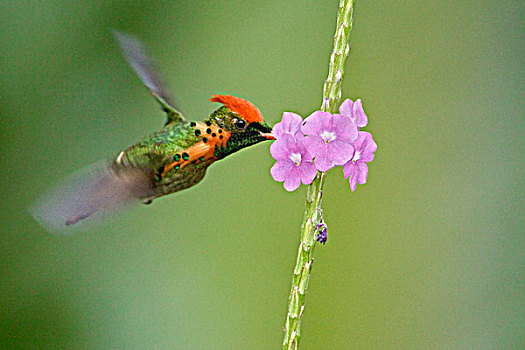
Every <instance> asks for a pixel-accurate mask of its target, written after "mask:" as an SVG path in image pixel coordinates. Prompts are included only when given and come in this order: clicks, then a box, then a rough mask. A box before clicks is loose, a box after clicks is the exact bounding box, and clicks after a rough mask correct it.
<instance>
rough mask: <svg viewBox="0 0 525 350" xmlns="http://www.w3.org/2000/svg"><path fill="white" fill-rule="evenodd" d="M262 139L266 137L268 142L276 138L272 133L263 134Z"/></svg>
mask: <svg viewBox="0 0 525 350" xmlns="http://www.w3.org/2000/svg"><path fill="white" fill-rule="evenodd" d="M261 137H264V138H265V139H266V140H275V136H273V134H272V133H271V132H269V133H266V134H263V133H261Z"/></svg>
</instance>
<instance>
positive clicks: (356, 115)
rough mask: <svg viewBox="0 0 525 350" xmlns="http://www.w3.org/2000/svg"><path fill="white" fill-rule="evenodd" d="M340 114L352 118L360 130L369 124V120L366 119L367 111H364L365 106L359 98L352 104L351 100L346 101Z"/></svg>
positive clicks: (340, 107) (340, 108)
mask: <svg viewBox="0 0 525 350" xmlns="http://www.w3.org/2000/svg"><path fill="white" fill-rule="evenodd" d="M339 112H340V113H341V114H342V115H344V116H346V117H348V118H350V120H351V121H352V123H354V124H355V125H356V126H357V127H358V128H362V127H364V126H366V124H367V123H368V118H367V117H366V114H365V111H364V110H363V104H362V103H361V99H359V98H358V99H357V100H355V102H352V100H351V99H349V98H348V99H346V100H344V102H343V103H342V104H341V106H339Z"/></svg>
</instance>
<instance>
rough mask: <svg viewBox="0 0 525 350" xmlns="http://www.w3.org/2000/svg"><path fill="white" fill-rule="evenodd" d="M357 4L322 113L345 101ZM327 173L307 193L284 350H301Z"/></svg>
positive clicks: (344, 13)
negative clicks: (343, 94) (346, 67)
mask: <svg viewBox="0 0 525 350" xmlns="http://www.w3.org/2000/svg"><path fill="white" fill-rule="evenodd" d="M353 10H354V0H340V1H339V11H338V14H337V25H336V30H335V35H334V48H333V51H332V54H331V55H330V64H329V66H328V78H327V79H326V81H325V83H324V88H323V103H322V105H321V109H322V110H323V111H325V112H330V113H333V112H334V111H335V109H336V107H337V106H338V105H339V100H340V98H341V83H342V81H343V75H344V64H345V62H346V59H347V57H348V53H349V51H350V45H349V44H348V37H349V34H350V31H351V30H352V16H353ZM324 179H325V173H318V174H317V177H316V178H315V179H314V181H313V182H312V184H311V185H309V186H308V190H307V193H306V209H305V212H304V219H303V224H302V225H301V237H300V238H301V241H300V242H299V249H298V252H297V260H296V263H295V268H294V270H293V278H292V288H291V290H290V294H289V296H288V314H287V315H286V323H285V326H284V327H285V334H284V340H283V349H298V347H299V340H300V337H301V317H302V315H303V313H304V307H305V300H304V297H305V294H306V290H307V289H308V281H309V280H310V274H311V272H312V264H313V261H314V260H313V250H314V246H315V243H316V235H317V225H318V224H319V222H320V220H321V199H322V193H323V185H324Z"/></svg>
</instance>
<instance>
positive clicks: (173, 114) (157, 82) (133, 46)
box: [113, 30, 184, 124]
mask: <svg viewBox="0 0 525 350" xmlns="http://www.w3.org/2000/svg"><path fill="white" fill-rule="evenodd" d="M113 35H114V36H115V39H116V40H117V42H118V43H119V45H120V47H121V48H122V51H123V52H124V56H125V57H126V59H127V60H128V62H129V64H130V65H131V67H132V68H133V69H134V70H135V72H136V73H137V75H138V76H139V78H140V80H142V82H143V83H144V85H146V87H147V88H148V89H149V91H150V92H151V93H152V95H153V97H155V99H156V100H157V101H158V102H159V103H160V105H161V107H162V109H163V110H164V111H165V112H166V113H167V114H168V120H167V122H166V124H170V123H173V122H183V121H184V117H183V116H182V114H181V113H180V112H179V111H178V110H177V108H175V104H174V103H173V101H172V99H171V97H170V96H169V94H168V93H167V92H166V89H165V88H164V83H163V81H162V79H161V78H160V75H159V74H158V70H157V68H156V65H155V63H154V62H153V60H152V59H150V58H149V57H148V55H147V54H146V50H145V49H144V46H143V45H142V43H141V42H140V41H139V40H138V39H137V38H135V37H133V36H131V35H129V34H126V33H123V32H120V31H117V30H114V31H113Z"/></svg>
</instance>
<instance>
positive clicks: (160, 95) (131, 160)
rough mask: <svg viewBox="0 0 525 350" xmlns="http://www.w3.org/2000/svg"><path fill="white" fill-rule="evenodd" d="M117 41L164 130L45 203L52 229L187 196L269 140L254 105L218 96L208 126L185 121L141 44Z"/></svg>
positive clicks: (40, 213)
mask: <svg viewBox="0 0 525 350" xmlns="http://www.w3.org/2000/svg"><path fill="white" fill-rule="evenodd" d="M114 34H115V37H116V39H117V41H118V42H119V44H120V46H121V47H122V49H123V52H124V55H125V57H126V59H127V60H128V62H129V63H130V65H131V66H132V67H133V69H134V70H135V72H136V73H137V74H138V76H139V77H140V78H141V80H142V82H143V83H144V84H145V85H146V87H147V88H148V89H149V91H150V92H151V94H152V95H153V97H154V98H155V99H156V100H157V101H158V102H159V104H160V105H161V108H162V109H163V110H164V111H165V112H166V114H167V121H166V123H165V125H164V127H163V128H161V129H160V130H159V131H157V132H154V133H152V134H151V135H149V136H148V137H146V138H144V139H143V140H142V141H140V142H138V143H136V144H134V145H132V146H131V147H128V148H127V149H125V150H124V151H122V152H120V153H119V154H118V155H117V156H116V157H115V159H114V160H113V161H111V162H110V163H108V164H107V165H102V166H99V167H98V169H97V170H94V171H91V172H90V173H89V175H88V176H86V175H82V176H76V179H75V181H73V182H72V185H68V186H66V187H65V189H63V190H53V191H51V194H48V195H46V196H45V197H44V200H43V201H41V203H40V205H39V206H38V207H39V208H40V209H39V210H37V211H36V212H35V216H37V217H39V218H40V219H41V222H42V221H43V223H44V224H45V225H46V226H48V227H50V226H51V229H56V228H57V227H58V228H59V227H60V226H61V225H73V224H76V223H78V222H80V221H81V220H83V219H85V218H87V217H90V216H91V215H92V214H94V213H96V212H98V211H104V212H107V211H110V210H113V208H116V207H119V206H121V205H122V204H124V203H126V202H128V201H131V200H134V199H139V200H141V201H143V202H144V203H151V202H152V201H153V200H154V199H155V198H158V197H161V196H164V195H166V194H170V193H173V192H177V191H180V190H183V189H185V188H188V187H191V186H193V185H195V184H197V183H198V182H199V181H201V180H202V179H203V177H204V175H205V174H206V170H207V168H208V167H209V166H210V165H211V164H213V163H214V162H215V161H217V160H220V159H223V158H224V157H226V156H228V155H230V154H232V153H234V152H237V151H238V150H240V149H242V148H245V147H248V146H251V145H254V144H256V143H259V142H261V141H264V140H270V139H274V137H273V135H272V134H271V127H270V126H269V125H268V124H267V123H266V122H265V121H264V119H263V117H262V115H261V112H260V111H259V110H258V109H257V107H255V106H254V105H253V104H252V103H250V102H248V101H246V100H244V99H242V98H239V97H235V96H230V95H214V96H213V97H212V98H211V101H212V102H218V103H220V104H222V105H221V106H220V107H219V108H218V109H217V110H215V111H214V112H213V113H211V114H210V115H209V116H208V118H206V119H205V120H203V121H200V122H195V121H191V122H189V121H186V120H185V119H184V117H183V116H182V114H181V113H180V112H179V111H178V110H177V108H176V107H175V105H174V103H173V102H172V99H171V98H170V97H169V95H168V94H167V93H166V90H165V89H164V87H163V84H162V81H161V79H160V77H159V75H158V73H157V70H156V69H155V67H154V65H153V63H152V61H151V59H149V58H148V56H147V55H146V54H145V51H144V49H143V47H142V45H141V43H140V42H139V41H138V40H137V39H135V38H133V37H131V36H129V35H127V34H124V33H121V32H115V33H114Z"/></svg>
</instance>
